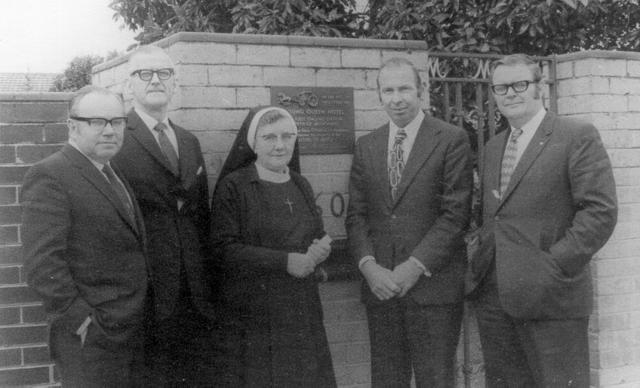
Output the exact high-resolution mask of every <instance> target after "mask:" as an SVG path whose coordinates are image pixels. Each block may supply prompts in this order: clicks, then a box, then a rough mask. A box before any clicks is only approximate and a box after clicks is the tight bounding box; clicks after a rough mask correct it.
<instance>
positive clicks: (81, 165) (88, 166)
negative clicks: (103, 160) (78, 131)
mask: <svg viewBox="0 0 640 388" xmlns="http://www.w3.org/2000/svg"><path fill="white" fill-rule="evenodd" d="M62 152H63V153H64V154H65V155H66V156H67V157H68V158H69V160H71V162H72V163H73V165H74V166H75V167H76V168H77V169H78V170H79V171H80V174H81V175H82V176H83V177H84V178H85V179H86V180H88V181H89V182H90V183H91V184H92V185H94V186H95V187H96V189H98V191H99V192H100V193H102V195H104V196H105V197H106V198H107V200H108V201H109V202H111V204H112V205H113V207H115V208H116V211H117V212H118V215H120V218H122V219H123V220H124V221H125V222H126V223H127V225H129V227H130V228H131V229H132V230H133V231H134V233H136V234H138V228H137V226H136V225H135V223H134V222H135V220H132V219H130V217H129V215H128V214H127V211H126V209H125V207H124V204H123V203H122V201H121V200H120V198H118V195H117V194H116V193H115V192H114V191H113V189H112V188H111V185H110V184H109V182H108V181H107V178H106V177H105V176H103V175H102V173H100V171H98V169H97V168H96V166H94V165H93V164H92V163H91V161H89V159H87V157H86V156H84V155H82V153H80V151H78V150H77V149H75V148H74V147H73V146H71V145H69V144H66V145H65V146H64V147H63V148H62ZM118 177H119V178H120V179H121V180H122V177H121V175H120V174H118ZM125 186H126V185H125ZM129 196H130V197H131V200H132V201H133V198H134V197H133V195H132V194H131V191H130V190H129Z"/></svg>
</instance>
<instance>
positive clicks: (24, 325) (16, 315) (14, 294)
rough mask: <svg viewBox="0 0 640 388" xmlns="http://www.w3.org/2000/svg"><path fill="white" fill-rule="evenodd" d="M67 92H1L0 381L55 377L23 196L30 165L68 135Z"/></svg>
mask: <svg viewBox="0 0 640 388" xmlns="http://www.w3.org/2000/svg"><path fill="white" fill-rule="evenodd" d="M68 99H69V95H68V94H66V93H44V94H36V93H24V94H0V386H3V387H4V386H15V385H41V386H49V385H51V384H53V383H54V382H55V378H54V370H53V365H52V364H51V362H50V361H49V353H48V349H47V346H46V333H47V326H46V323H45V322H44V319H45V315H44V310H43V308H42V304H41V303H40V301H39V300H38V298H37V296H36V295H35V294H34V293H33V292H31V291H30V289H29V288H28V287H27V285H26V284H25V282H26V280H25V277H24V276H25V275H24V272H23V269H22V258H21V250H20V206H19V204H18V195H19V192H20V185H21V183H22V178H23V176H24V174H25V172H26V170H27V169H28V167H29V165H31V164H33V163H34V162H36V161H38V160H40V159H42V158H44V157H46V156H48V155H50V154H51V153H53V152H55V151H56V150H57V149H58V148H60V145H61V143H64V142H65V141H66V140H67V128H66V125H65V123H64V122H65V120H66V118H67V101H68Z"/></svg>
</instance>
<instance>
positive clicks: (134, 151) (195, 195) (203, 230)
mask: <svg viewBox="0 0 640 388" xmlns="http://www.w3.org/2000/svg"><path fill="white" fill-rule="evenodd" d="M175 90H176V74H175V69H174V65H173V62H172V60H171V58H170V57H169V56H168V55H167V54H166V53H165V52H164V51H163V50H162V49H161V48H159V47H156V46H145V47H142V48H140V49H139V50H137V51H136V52H134V53H133V54H132V55H131V57H130V58H129V78H128V80H127V85H126V91H127V93H128V94H129V95H130V96H131V97H132V98H133V101H132V102H133V109H132V110H131V112H129V115H128V130H127V131H126V132H125V136H124V144H123V146H122V150H121V151H120V153H119V154H118V155H117V156H116V157H115V158H114V163H115V164H116V165H117V166H119V167H120V168H121V170H122V171H123V173H124V175H125V177H126V178H127V180H128V181H129V182H130V183H131V186H132V187H133V191H134V193H135V195H136V196H137V197H138V198H139V202H140V208H141V210H142V215H143V218H144V222H145V226H146V229H147V235H148V248H149V267H150V270H149V272H150V279H151V289H152V295H153V297H152V301H153V303H152V305H153V313H154V319H153V320H152V321H151V322H150V325H149V328H148V329H149V330H148V333H149V334H150V335H149V337H148V342H147V355H148V357H147V360H148V362H149V363H150V364H151V366H152V368H151V369H152V370H153V371H154V373H153V374H152V376H151V378H152V379H151V380H150V384H151V385H152V386H206V385H208V384H211V381H212V380H213V379H214V377H213V375H212V373H213V363H212V362H211V358H212V357H211V354H210V353H209V352H211V351H212V349H213V347H212V346H211V341H210V340H209V339H210V338H211V335H212V319H213V316H214V311H213V310H214V309H213V307H212V303H211V298H212V297H213V292H212V291H211V282H210V281H209V279H208V278H209V274H210V271H209V269H208V268H207V267H206V266H205V264H206V261H207V259H208V258H209V255H210V253H209V249H208V247H209V244H208V236H209V219H210V214H209V206H208V189H207V171H206V167H205V163H204V159H203V157H202V152H201V149H200V143H199V142H198V139H197V138H196V137H195V136H194V135H193V134H191V133H189V132H188V131H186V130H185V129H183V128H181V127H180V126H178V125H177V124H175V123H174V122H173V121H171V120H169V118H168V110H169V103H170V101H171V98H172V97H173V95H174V93H175Z"/></svg>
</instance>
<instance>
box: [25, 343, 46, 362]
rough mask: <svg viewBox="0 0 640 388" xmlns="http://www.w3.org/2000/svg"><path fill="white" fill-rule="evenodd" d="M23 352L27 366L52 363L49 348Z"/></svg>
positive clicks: (36, 348)
mask: <svg viewBox="0 0 640 388" xmlns="http://www.w3.org/2000/svg"><path fill="white" fill-rule="evenodd" d="M22 351H23V354H24V363H25V365H28V364H44V363H47V362H51V358H50V357H49V348H48V347H47V346H36V347H32V348H24V349H23V350H22Z"/></svg>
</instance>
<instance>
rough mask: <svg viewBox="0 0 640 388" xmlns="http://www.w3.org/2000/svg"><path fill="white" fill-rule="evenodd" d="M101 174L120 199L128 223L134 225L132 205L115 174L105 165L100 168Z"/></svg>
mask: <svg viewBox="0 0 640 388" xmlns="http://www.w3.org/2000/svg"><path fill="white" fill-rule="evenodd" d="M102 172H103V173H104V175H106V176H107V179H108V180H109V183H110V184H111V188H112V189H113V191H115V193H116V195H117V196H118V198H120V201H121V202H122V204H123V205H124V208H125V209H126V210H127V215H128V216H129V221H132V222H134V223H135V219H136V217H135V215H134V213H133V205H132V204H131V200H130V199H129V196H128V195H127V192H126V191H125V189H124V186H122V184H121V183H120V182H119V181H118V178H116V174H115V173H114V172H113V169H111V167H110V166H109V165H108V164H105V165H104V167H102Z"/></svg>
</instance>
